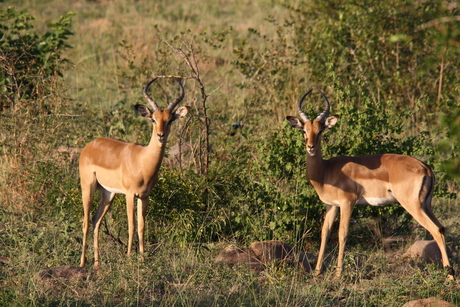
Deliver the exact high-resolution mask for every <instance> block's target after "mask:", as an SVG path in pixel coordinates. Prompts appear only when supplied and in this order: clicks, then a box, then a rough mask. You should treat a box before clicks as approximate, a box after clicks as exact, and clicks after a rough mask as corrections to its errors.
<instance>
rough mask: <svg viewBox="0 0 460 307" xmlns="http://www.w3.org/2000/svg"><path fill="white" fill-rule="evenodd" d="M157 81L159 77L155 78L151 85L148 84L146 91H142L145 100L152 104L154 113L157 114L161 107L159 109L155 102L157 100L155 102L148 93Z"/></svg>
mask: <svg viewBox="0 0 460 307" xmlns="http://www.w3.org/2000/svg"><path fill="white" fill-rule="evenodd" d="M156 79H158V77H156V78H153V79H152V80H151V81H150V82H149V83H147V85H146V86H145V87H144V90H143V91H142V93H143V94H144V97H145V99H147V101H148V102H149V103H150V105H151V106H152V108H153V111H154V112H155V111H156V110H158V109H159V108H160V107H159V106H158V104H157V103H156V102H155V100H153V99H152V97H150V96H149V94H148V93H147V91H148V89H149V86H150V85H151V84H152V83H153V82H155V80H156Z"/></svg>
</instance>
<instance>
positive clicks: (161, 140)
mask: <svg viewBox="0 0 460 307" xmlns="http://www.w3.org/2000/svg"><path fill="white" fill-rule="evenodd" d="M156 79H158V77H157V78H154V79H152V80H151V81H150V82H149V83H147V85H146V86H145V88H144V91H143V94H144V97H145V99H147V101H148V102H149V104H150V106H151V107H152V109H150V108H149V107H147V106H144V105H140V104H137V105H135V106H134V107H135V108H136V110H137V111H138V112H139V114H140V115H142V116H143V117H147V118H149V119H150V120H151V121H152V123H153V135H152V141H153V140H154V139H155V140H156V141H157V144H158V145H159V146H160V147H163V146H164V144H166V140H167V139H168V135H169V132H170V131H171V124H172V123H173V122H174V121H175V120H176V119H178V118H181V117H184V116H185V115H187V112H188V110H189V108H190V107H188V106H185V107H180V108H177V110H174V108H175V107H176V106H177V104H178V103H179V102H181V101H182V99H183V98H184V87H183V86H182V84H181V83H180V81H179V80H177V82H178V83H179V86H180V91H181V92H180V95H179V97H177V98H176V100H174V101H173V102H171V103H170V104H169V105H168V106H167V107H166V109H163V110H162V109H160V107H159V106H158V104H157V103H156V102H155V101H154V100H153V99H152V97H150V96H149V94H148V93H147V91H148V89H149V86H150V85H151V84H152V83H153V82H154V81H155V80H156Z"/></svg>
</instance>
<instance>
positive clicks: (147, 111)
mask: <svg viewBox="0 0 460 307" xmlns="http://www.w3.org/2000/svg"><path fill="white" fill-rule="evenodd" d="M134 108H136V110H137V112H139V114H140V115H142V116H143V117H148V118H152V114H153V112H152V111H151V110H150V109H149V108H148V107H146V106H144V105H142V104H136V105H135V106H134Z"/></svg>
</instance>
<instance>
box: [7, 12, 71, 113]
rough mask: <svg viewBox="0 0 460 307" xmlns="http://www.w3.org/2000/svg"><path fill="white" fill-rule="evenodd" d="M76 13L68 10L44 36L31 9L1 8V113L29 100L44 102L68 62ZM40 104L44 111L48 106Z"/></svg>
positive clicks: (51, 25)
mask: <svg viewBox="0 0 460 307" xmlns="http://www.w3.org/2000/svg"><path fill="white" fill-rule="evenodd" d="M73 15H74V13H72V12H68V13H67V14H66V15H64V16H62V17H61V19H60V20H59V21H58V22H55V23H50V24H49V25H48V28H49V30H50V31H49V32H46V33H44V34H41V35H40V34H38V33H36V32H34V31H33V29H34V26H33V21H34V20H35V18H34V17H33V16H32V15H31V14H29V13H28V12H26V11H21V12H18V11H16V10H15V9H13V8H11V7H9V8H7V9H6V10H1V11H0V47H1V49H0V50H1V51H0V55H1V56H0V67H1V70H2V73H1V74H0V91H1V96H0V112H1V111H2V110H3V109H5V108H16V109H17V108H19V107H22V106H26V105H27V104H25V103H24V102H25V101H29V103H30V101H31V100H38V101H42V99H41V98H43V97H44V96H46V95H49V94H50V89H51V88H52V83H53V82H54V78H55V77H56V76H61V77H62V69H63V68H64V64H66V62H67V60H66V59H65V58H63V57H62V53H63V51H64V50H65V49H67V48H70V45H68V44H67V43H66V41H67V39H68V38H69V36H70V35H73V32H72V31H71V30H70V27H71V25H72V16H73ZM18 104H22V105H18ZM36 107H37V108H36V110H35V111H39V112H40V111H43V107H44V105H38V106H36Z"/></svg>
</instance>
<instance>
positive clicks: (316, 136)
mask: <svg viewBox="0 0 460 307" xmlns="http://www.w3.org/2000/svg"><path fill="white" fill-rule="evenodd" d="M311 91H312V90H309V91H308V92H307V93H306V94H305V95H303V96H302V97H301V98H300V100H299V103H298V104H297V112H298V113H299V117H300V119H299V118H297V117H294V116H287V117H286V119H287V121H288V122H289V124H290V125H291V126H292V127H294V128H297V129H300V130H302V131H303V133H304V136H305V144H306V146H307V154H308V155H310V156H314V155H315V154H316V153H317V152H318V151H319V150H320V148H321V135H322V133H323V132H324V131H325V130H327V129H329V128H331V127H333V126H334V125H335V124H336V123H337V119H338V118H337V117H336V116H329V117H328V115H329V111H330V109H331V104H330V102H329V100H328V99H327V97H326V96H325V95H324V94H323V93H322V92H321V91H320V93H321V95H322V96H323V98H324V101H325V103H326V108H325V109H324V111H323V112H322V113H321V114H320V115H318V117H317V118H316V119H315V120H311V119H310V118H308V116H307V115H306V114H305V113H304V112H303V111H302V104H303V101H304V100H305V97H307V96H308V94H310V93H311Z"/></svg>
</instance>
